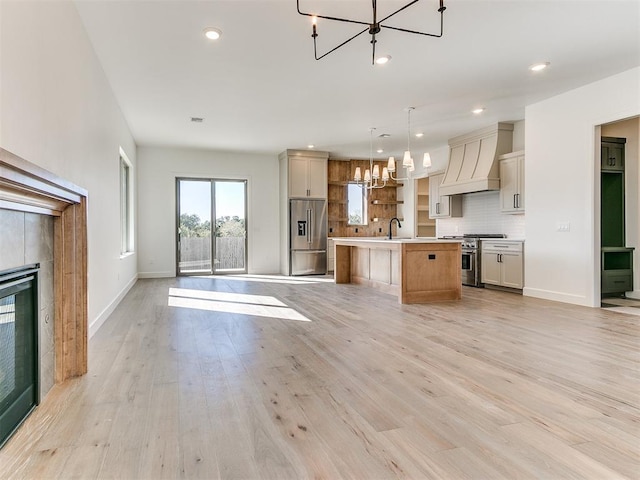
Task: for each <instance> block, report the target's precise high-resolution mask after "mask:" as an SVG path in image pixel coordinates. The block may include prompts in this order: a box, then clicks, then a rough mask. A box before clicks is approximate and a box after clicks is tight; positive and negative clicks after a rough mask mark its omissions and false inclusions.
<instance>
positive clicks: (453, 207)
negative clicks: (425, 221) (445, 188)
mask: <svg viewBox="0 0 640 480" xmlns="http://www.w3.org/2000/svg"><path fill="white" fill-rule="evenodd" d="M443 179H444V172H438V173H432V174H431V175H429V218H449V217H461V216H462V197H461V196H460V195H451V196H449V195H442V194H441V191H440V185H441V184H442V180H443Z"/></svg>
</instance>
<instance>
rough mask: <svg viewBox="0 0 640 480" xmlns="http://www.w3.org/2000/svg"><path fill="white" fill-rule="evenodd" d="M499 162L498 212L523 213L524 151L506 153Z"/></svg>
mask: <svg viewBox="0 0 640 480" xmlns="http://www.w3.org/2000/svg"><path fill="white" fill-rule="evenodd" d="M498 158H499V160H500V210H501V211H502V213H524V151H519V152H513V153H507V154H505V155H500V157H498Z"/></svg>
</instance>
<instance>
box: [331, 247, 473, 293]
mask: <svg viewBox="0 0 640 480" xmlns="http://www.w3.org/2000/svg"><path fill="white" fill-rule="evenodd" d="M332 240H333V243H334V245H335V282H336V283H355V284H359V285H365V286H368V287H372V288H376V289H378V290H380V291H382V292H385V293H389V294H392V295H396V296H397V297H398V301H399V302H400V303H427V302H433V301H440V300H457V299H460V298H461V296H462V281H461V278H460V276H461V270H462V265H461V262H462V253H461V245H460V240H458V239H447V240H441V239H437V238H394V239H392V240H389V239H387V238H385V237H348V238H344V237H338V238H336V237H334V238H332Z"/></svg>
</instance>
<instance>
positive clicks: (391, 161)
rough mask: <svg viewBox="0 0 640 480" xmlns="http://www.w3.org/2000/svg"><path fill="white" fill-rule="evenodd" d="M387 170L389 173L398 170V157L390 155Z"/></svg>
mask: <svg viewBox="0 0 640 480" xmlns="http://www.w3.org/2000/svg"><path fill="white" fill-rule="evenodd" d="M387 171H388V172H389V173H393V172H395V171H396V159H395V158H394V157H389V162H388V163H387Z"/></svg>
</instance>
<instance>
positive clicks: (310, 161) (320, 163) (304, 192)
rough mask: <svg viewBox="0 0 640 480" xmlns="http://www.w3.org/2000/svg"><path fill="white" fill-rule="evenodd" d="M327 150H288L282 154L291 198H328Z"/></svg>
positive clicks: (281, 161)
mask: <svg viewBox="0 0 640 480" xmlns="http://www.w3.org/2000/svg"><path fill="white" fill-rule="evenodd" d="M328 158H329V154H328V153H327V152H312V151H307V150H287V151H286V152H282V153H281V154H280V165H281V168H282V167H284V168H286V175H287V183H286V185H287V192H288V194H287V196H288V197H289V198H320V199H323V198H327V160H328Z"/></svg>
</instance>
